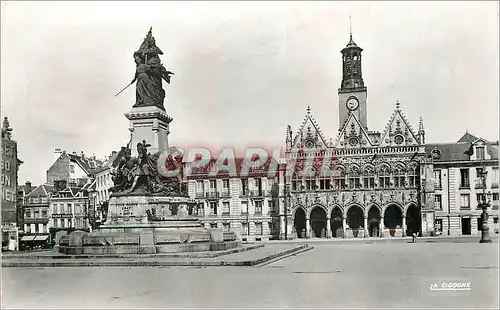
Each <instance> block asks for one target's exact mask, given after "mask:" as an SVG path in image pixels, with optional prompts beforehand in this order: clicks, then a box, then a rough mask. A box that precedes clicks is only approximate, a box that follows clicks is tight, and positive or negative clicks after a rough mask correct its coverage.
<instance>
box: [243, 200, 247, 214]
mask: <svg viewBox="0 0 500 310" xmlns="http://www.w3.org/2000/svg"><path fill="white" fill-rule="evenodd" d="M247 212H248V201H242V202H241V213H242V214H247Z"/></svg>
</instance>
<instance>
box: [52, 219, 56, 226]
mask: <svg viewBox="0 0 500 310" xmlns="http://www.w3.org/2000/svg"><path fill="white" fill-rule="evenodd" d="M52 227H57V220H56V219H53V220H52Z"/></svg>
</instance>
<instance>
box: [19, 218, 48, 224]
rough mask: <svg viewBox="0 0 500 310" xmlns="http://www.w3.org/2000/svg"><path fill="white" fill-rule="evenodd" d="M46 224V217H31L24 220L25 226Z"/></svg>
mask: <svg viewBox="0 0 500 310" xmlns="http://www.w3.org/2000/svg"><path fill="white" fill-rule="evenodd" d="M48 222H49V218H48V217H45V218H33V217H29V218H24V223H25V224H38V223H41V224H47V223H48Z"/></svg>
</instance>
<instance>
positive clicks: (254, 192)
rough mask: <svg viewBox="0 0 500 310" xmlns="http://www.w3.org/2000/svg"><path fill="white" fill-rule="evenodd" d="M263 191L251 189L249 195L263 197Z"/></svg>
mask: <svg viewBox="0 0 500 310" xmlns="http://www.w3.org/2000/svg"><path fill="white" fill-rule="evenodd" d="M264 195H265V191H262V190H260V191H259V190H251V191H250V197H264Z"/></svg>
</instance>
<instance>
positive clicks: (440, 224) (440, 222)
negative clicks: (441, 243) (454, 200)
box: [435, 219, 443, 231]
mask: <svg viewBox="0 0 500 310" xmlns="http://www.w3.org/2000/svg"><path fill="white" fill-rule="evenodd" d="M435 226H436V230H437V231H443V220H442V219H436V223H435Z"/></svg>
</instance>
